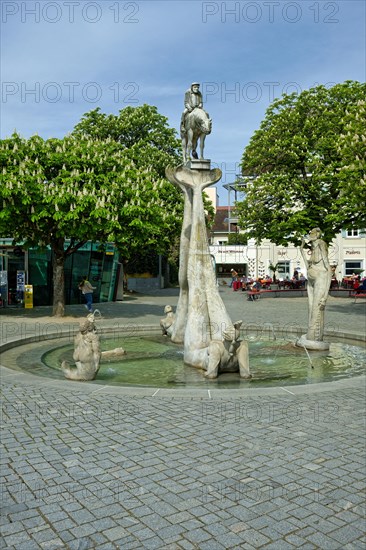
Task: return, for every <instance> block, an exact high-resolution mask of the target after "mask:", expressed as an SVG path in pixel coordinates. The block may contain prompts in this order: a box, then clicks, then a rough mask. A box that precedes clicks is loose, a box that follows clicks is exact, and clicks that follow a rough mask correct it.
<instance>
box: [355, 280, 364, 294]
mask: <svg viewBox="0 0 366 550" xmlns="http://www.w3.org/2000/svg"><path fill="white" fill-rule="evenodd" d="M356 294H366V278H365V279H363V280H362V281H361V284H360V286H359V287H358V288H356Z"/></svg>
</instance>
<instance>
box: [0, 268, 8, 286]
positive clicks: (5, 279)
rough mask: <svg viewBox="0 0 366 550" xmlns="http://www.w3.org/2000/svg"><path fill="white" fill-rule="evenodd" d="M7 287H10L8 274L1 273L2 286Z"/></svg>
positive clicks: (0, 283) (0, 281)
mask: <svg viewBox="0 0 366 550" xmlns="http://www.w3.org/2000/svg"><path fill="white" fill-rule="evenodd" d="M7 285H8V272H7V271H0V286H7Z"/></svg>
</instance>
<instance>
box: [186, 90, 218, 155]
mask: <svg viewBox="0 0 366 550" xmlns="http://www.w3.org/2000/svg"><path fill="white" fill-rule="evenodd" d="M199 88H200V85H199V83H198V82H193V83H192V84H191V87H190V88H189V89H188V90H187V91H186V92H185V94H184V111H183V113H182V118H181V121H180V135H181V139H182V148H183V160H184V162H186V160H187V158H189V157H190V155H191V154H192V157H193V158H195V159H197V158H198V155H197V152H196V146H197V140H198V139H200V150H201V156H200V158H203V149H204V141H205V137H206V135H208V134H210V133H211V125H212V120H211V119H210V116H209V114H208V113H207V112H206V111H205V110H204V108H203V99H202V94H201V92H200V89H199ZM189 115H192V116H189ZM192 117H193V118H192Z"/></svg>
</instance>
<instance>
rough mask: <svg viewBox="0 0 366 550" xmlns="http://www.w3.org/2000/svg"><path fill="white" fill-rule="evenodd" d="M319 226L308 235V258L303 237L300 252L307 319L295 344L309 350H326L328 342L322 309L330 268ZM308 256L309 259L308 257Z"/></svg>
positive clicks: (329, 279) (326, 248)
mask: <svg viewBox="0 0 366 550" xmlns="http://www.w3.org/2000/svg"><path fill="white" fill-rule="evenodd" d="M320 237H321V231H320V229H319V227H315V228H314V229H312V230H311V231H310V233H309V235H308V239H309V242H310V245H311V255H310V258H309V257H308V256H307V254H306V250H305V244H306V242H305V239H303V241H302V244H301V254H302V257H303V260H304V263H305V265H306V268H307V277H308V285H307V291H308V301H309V319H308V331H307V334H304V335H303V336H301V338H299V339H298V340H297V342H296V345H298V346H302V347H304V348H306V349H309V350H327V349H329V343H328V342H324V341H323V337H324V310H325V305H326V302H327V298H328V293H329V287H330V281H331V278H332V268H331V266H330V263H329V258H328V247H327V245H326V243H325V242H324V241H323V240H322V239H321V238H320ZM308 258H309V259H308Z"/></svg>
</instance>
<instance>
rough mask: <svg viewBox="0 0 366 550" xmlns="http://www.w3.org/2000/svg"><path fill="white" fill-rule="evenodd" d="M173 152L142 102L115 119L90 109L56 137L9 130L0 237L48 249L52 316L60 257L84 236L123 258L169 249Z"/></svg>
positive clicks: (1, 154)
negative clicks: (66, 132)
mask: <svg viewBox="0 0 366 550" xmlns="http://www.w3.org/2000/svg"><path fill="white" fill-rule="evenodd" d="M178 151H179V142H178V141H177V139H176V136H175V130H173V129H170V128H168V127H167V119H166V118H165V117H163V116H161V115H160V114H159V113H158V112H157V110H156V108H155V107H150V106H148V105H144V106H142V107H137V108H132V107H127V108H126V109H124V110H123V111H121V112H120V115H119V116H118V117H114V116H113V115H103V114H101V113H100V112H99V109H95V110H94V111H92V112H91V113H89V114H87V115H85V116H84V118H83V120H82V121H81V122H80V123H79V124H78V125H77V126H76V129H75V131H74V132H73V133H72V134H71V135H69V136H66V137H64V138H63V139H55V138H52V139H48V140H43V139H42V138H41V137H39V136H33V137H31V138H30V139H28V140H27V139H24V138H22V137H21V136H19V135H18V134H16V133H15V134H13V135H12V136H11V137H10V138H9V139H5V140H2V141H1V142H0V204H2V210H1V211H0V236H3V237H9V236H12V237H14V242H15V243H16V242H24V241H25V246H47V245H49V246H51V248H52V250H53V253H54V312H55V313H56V314H60V315H62V314H63V310H64V298H63V284H64V276H63V264H64V260H65V258H66V257H67V256H68V255H69V254H72V253H73V252H75V251H76V250H77V249H78V248H79V247H80V246H82V245H83V244H84V243H85V242H86V241H88V240H92V241H94V242H101V243H105V242H114V243H115V244H116V246H117V248H118V249H119V250H120V251H121V253H122V255H123V257H124V258H125V259H126V258H127V259H128V258H129V257H130V256H133V255H134V254H136V253H140V252H141V250H145V249H147V250H154V252H155V253H162V254H164V253H165V254H166V253H169V251H170V249H171V246H172V244H171V243H172V242H174V240H175V237H176V236H178V235H179V233H180V228H181V220H182V215H183V199H182V195H181V193H180V191H179V190H178V189H176V188H175V187H174V186H173V185H172V184H171V183H170V182H168V181H167V180H166V179H165V167H166V166H167V165H169V164H170V165H174V164H178V160H179V155H178ZM66 239H70V245H69V246H68V248H67V249H66V250H65V249H64V243H65V240H66ZM56 303H57V306H56V305H55V304H56Z"/></svg>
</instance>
